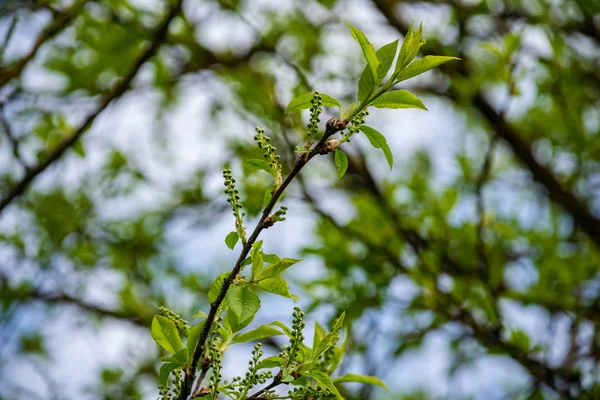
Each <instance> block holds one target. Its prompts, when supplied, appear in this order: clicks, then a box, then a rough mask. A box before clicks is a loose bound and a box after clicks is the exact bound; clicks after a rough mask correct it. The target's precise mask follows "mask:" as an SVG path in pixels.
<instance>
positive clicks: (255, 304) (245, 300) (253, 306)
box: [227, 286, 260, 324]
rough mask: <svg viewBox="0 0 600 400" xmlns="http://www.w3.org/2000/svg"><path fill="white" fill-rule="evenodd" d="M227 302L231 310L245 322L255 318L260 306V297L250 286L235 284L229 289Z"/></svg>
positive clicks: (241, 321) (239, 319) (241, 322)
mask: <svg viewBox="0 0 600 400" xmlns="http://www.w3.org/2000/svg"><path fill="white" fill-rule="evenodd" d="M227 304H228V305H229V311H231V312H233V313H234V314H235V316H236V317H237V319H238V321H239V322H240V324H243V323H244V322H246V321H248V320H252V319H253V318H254V314H256V312H257V311H258V309H259V308H260V299H259V298H258V296H257V295H256V294H255V293H254V292H253V291H252V290H250V288H249V287H248V286H243V287H242V286H233V287H231V288H229V290H228V291H227Z"/></svg>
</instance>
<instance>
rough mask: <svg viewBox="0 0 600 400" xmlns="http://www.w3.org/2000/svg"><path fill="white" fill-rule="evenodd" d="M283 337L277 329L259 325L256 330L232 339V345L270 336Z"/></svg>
mask: <svg viewBox="0 0 600 400" xmlns="http://www.w3.org/2000/svg"><path fill="white" fill-rule="evenodd" d="M278 335H283V332H281V331H280V330H279V329H277V328H274V327H272V326H271V325H261V326H259V327H258V328H256V329H254V330H251V331H248V332H244V333H242V334H241V335H238V336H236V337H234V338H233V343H246V342H249V341H251V340H258V339H263V338H266V337H271V336H278Z"/></svg>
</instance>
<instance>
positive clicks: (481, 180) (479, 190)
mask: <svg viewBox="0 0 600 400" xmlns="http://www.w3.org/2000/svg"><path fill="white" fill-rule="evenodd" d="M496 141H497V136H494V137H493V138H492V139H490V145H489V147H488V150H487V152H486V153H485V159H484V160H483V165H482V167H481V174H480V175H479V177H478V178H477V182H475V194H476V195H477V212H478V214H479V223H478V224H477V252H478V253H479V259H480V261H481V265H480V270H481V277H482V279H483V280H484V281H488V280H489V275H490V274H489V268H488V256H487V250H486V248H485V247H486V246H485V237H484V235H485V232H484V230H485V200H484V198H483V186H484V185H485V183H486V182H487V180H488V178H489V175H490V169H491V167H492V158H493V155H494V149H495V148H496Z"/></svg>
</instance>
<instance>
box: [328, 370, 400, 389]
mask: <svg viewBox="0 0 600 400" xmlns="http://www.w3.org/2000/svg"><path fill="white" fill-rule="evenodd" d="M333 382H334V383H337V382H358V383H366V384H367V385H377V386H381V387H382V388H386V389H387V388H388V387H387V386H386V385H385V383H383V382H382V381H381V380H379V378H376V377H374V376H364V375H355V374H346V375H344V376H340V377H338V378H333Z"/></svg>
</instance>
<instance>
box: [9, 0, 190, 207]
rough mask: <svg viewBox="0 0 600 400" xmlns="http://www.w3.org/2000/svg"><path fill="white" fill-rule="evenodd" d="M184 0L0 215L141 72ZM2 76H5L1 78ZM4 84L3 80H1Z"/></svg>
mask: <svg viewBox="0 0 600 400" xmlns="http://www.w3.org/2000/svg"><path fill="white" fill-rule="evenodd" d="M182 3H183V0H177V1H176V2H175V4H174V5H173V6H172V7H171V8H170V9H169V11H168V13H167V16H166V17H165V19H164V20H163V21H162V23H161V24H160V26H159V27H158V29H157V30H156V32H155V33H154V36H153V38H152V40H151V41H150V45H149V46H148V48H147V49H146V50H145V51H144V52H143V53H142V55H141V56H140V57H139V58H138V59H137V60H136V62H135V64H134V65H133V67H132V68H131V70H130V71H129V73H128V74H127V75H125V76H124V77H122V78H121V79H120V80H119V82H118V83H117V84H116V85H115V86H114V87H113V88H112V89H111V90H108V91H107V92H105V93H104V95H103V96H102V99H101V103H100V106H99V107H98V108H97V109H96V110H95V111H94V112H93V113H92V114H90V115H89V116H88V117H87V118H86V120H85V121H84V122H83V124H82V125H80V126H79V128H77V129H76V130H75V132H73V133H72V134H71V135H70V136H68V137H66V138H65V139H64V140H63V141H62V142H61V143H60V144H59V145H58V146H57V147H56V148H55V149H54V150H52V151H51V152H50V154H48V156H47V157H46V159H44V160H43V161H41V162H40V163H39V164H37V165H35V166H32V167H31V168H30V169H29V170H28V171H27V172H26V173H25V176H23V178H22V179H21V180H20V181H19V182H18V183H17V184H16V185H14V186H13V187H12V188H10V190H9V191H8V193H7V194H6V195H5V197H4V198H3V199H2V200H1V201H0V214H1V213H2V211H3V210H4V208H6V206H8V205H9V204H10V203H11V202H12V201H13V200H15V199H16V198H17V197H19V196H20V195H21V194H23V193H24V192H25V190H26V189H27V187H28V186H29V184H30V183H31V182H32V181H33V180H34V179H35V178H36V177H37V176H38V175H39V174H41V173H42V172H44V171H45V170H46V168H48V167H49V166H50V165H51V164H52V163H54V162H55V161H56V160H58V159H59V158H60V157H61V156H62V155H63V154H64V153H65V152H66V151H67V150H68V149H69V148H70V147H71V146H72V145H73V144H74V143H75V142H76V141H77V140H78V139H79V138H80V137H81V136H82V135H83V134H84V133H85V132H86V131H87V130H88V129H89V128H90V127H91V126H92V124H93V123H94V121H95V120H96V118H97V117H98V115H100V114H101V113H102V112H103V111H104V110H105V109H106V108H107V107H108V105H109V104H110V103H111V102H112V101H113V100H116V99H118V98H119V97H121V96H122V95H123V94H124V93H125V92H126V91H127V90H128V89H129V85H130V84H131V82H132V81H133V79H134V78H135V77H136V75H137V73H138V71H139V70H140V68H141V67H142V65H144V64H145V63H146V61H148V60H149V59H150V58H152V57H153V56H154V55H155V54H156V52H157V51H158V49H159V48H160V46H161V45H162V43H163V42H164V41H165V39H166V36H167V32H168V29H169V25H170V23H171V21H172V20H173V18H175V16H176V15H177V14H179V12H180V11H181V6H182ZM0 79H1V78H0ZM0 86H1V81H0Z"/></svg>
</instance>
